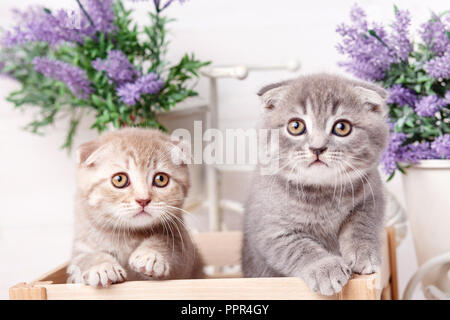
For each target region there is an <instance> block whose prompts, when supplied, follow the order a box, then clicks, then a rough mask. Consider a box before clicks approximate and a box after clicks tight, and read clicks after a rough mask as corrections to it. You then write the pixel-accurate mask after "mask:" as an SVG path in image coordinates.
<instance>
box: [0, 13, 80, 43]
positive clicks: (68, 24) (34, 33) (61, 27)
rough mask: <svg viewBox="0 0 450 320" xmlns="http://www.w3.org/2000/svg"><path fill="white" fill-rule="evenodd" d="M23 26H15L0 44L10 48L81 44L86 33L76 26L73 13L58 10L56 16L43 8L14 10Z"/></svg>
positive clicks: (75, 18)
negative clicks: (63, 42)
mask: <svg viewBox="0 0 450 320" xmlns="http://www.w3.org/2000/svg"><path fill="white" fill-rule="evenodd" d="M15 14H16V15H17V17H18V19H19V20H20V21H23V23H24V24H23V26H16V27H15V28H14V29H13V31H8V32H6V33H5V36H4V38H3V39H2V44H3V45H4V46H6V47H12V46H15V45H19V44H22V43H26V42H34V41H42V42H47V43H49V44H50V45H55V44H58V43H59V42H62V41H70V42H82V41H83V40H84V37H85V36H86V33H85V32H83V30H81V29H80V28H79V26H78V25H77V17H76V15H75V12H73V11H69V12H66V11H64V10H59V11H58V12H57V13H56V15H52V14H51V13H49V12H47V11H46V10H45V9H44V8H43V7H30V8H29V9H28V10H27V11H24V12H21V11H18V10H15Z"/></svg>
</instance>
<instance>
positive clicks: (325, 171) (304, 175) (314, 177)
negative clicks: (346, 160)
mask: <svg viewBox="0 0 450 320" xmlns="http://www.w3.org/2000/svg"><path fill="white" fill-rule="evenodd" d="M340 179H342V178H340V177H339V173H338V170H337V169H336V168H333V167H328V166H326V165H324V164H313V165H311V166H309V167H307V168H304V169H302V170H301V171H300V172H299V178H298V180H299V182H300V183H302V184H313V185H324V186H325V185H326V186H329V185H331V186H334V185H335V184H338V185H339V183H340Z"/></svg>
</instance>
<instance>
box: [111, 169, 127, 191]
mask: <svg viewBox="0 0 450 320" xmlns="http://www.w3.org/2000/svg"><path fill="white" fill-rule="evenodd" d="M111 182H112V184H113V186H114V187H116V188H125V187H128V185H129V184H130V179H128V176H127V174H126V173H123V172H119V173H116V174H115V175H113V176H112V178H111Z"/></svg>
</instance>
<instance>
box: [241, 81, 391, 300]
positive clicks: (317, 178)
mask: <svg viewBox="0 0 450 320" xmlns="http://www.w3.org/2000/svg"><path fill="white" fill-rule="evenodd" d="M258 95H260V96H261V97H262V101H263V104H264V110H263V112H262V116H261V119H260V121H259V125H258V127H259V128H264V129H276V128H278V129H280V131H279V150H278V152H279V158H277V159H279V169H278V171H277V172H276V173H275V174H273V175H260V174H258V173H255V174H254V177H253V184H252V190H251V193H250V195H249V197H248V199H247V202H246V205H245V218H244V220H245V221H244V230H245V233H244V244H243V252H242V260H243V261H242V265H243V266H242V267H243V272H244V276H246V277H279V276H294V277H301V278H302V279H303V280H304V281H305V282H306V283H307V285H308V286H309V287H310V289H311V290H313V291H314V292H320V293H321V294H324V295H332V294H335V293H338V292H339V291H341V289H342V287H343V286H344V285H345V284H346V282H347V281H348V279H349V278H350V276H351V273H352V272H356V273H361V274H369V273H373V272H375V271H377V270H378V268H379V265H380V262H381V261H380V260H381V243H380V241H381V239H380V238H381V231H382V228H383V215H384V197H383V191H382V183H381V179H380V176H379V174H378V171H377V164H378V160H379V157H380V155H381V153H382V151H383V149H384V148H385V145H386V142H387V138H388V134H389V133H388V132H389V130H388V126H387V124H386V115H387V112H388V109H387V106H386V103H385V98H386V96H387V93H386V92H385V90H383V89H382V88H380V87H378V86H376V85H373V84H370V83H366V82H360V81H355V80H350V79H346V78H342V77H339V76H335V75H328V74H316V75H310V76H302V77H300V78H297V79H295V80H291V81H284V82H280V83H276V84H272V85H269V86H266V87H264V88H262V89H261V90H260V92H259V93H258ZM272 152H273V151H272ZM271 156H273V158H274V159H275V157H278V155H276V154H272V155H271Z"/></svg>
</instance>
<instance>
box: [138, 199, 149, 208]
mask: <svg viewBox="0 0 450 320" xmlns="http://www.w3.org/2000/svg"><path fill="white" fill-rule="evenodd" d="M151 201H152V200H151V199H136V202H137V203H138V204H139V205H140V206H141V207H142V208H145V207H146V206H147V205H148V204H149V203H150V202H151Z"/></svg>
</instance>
